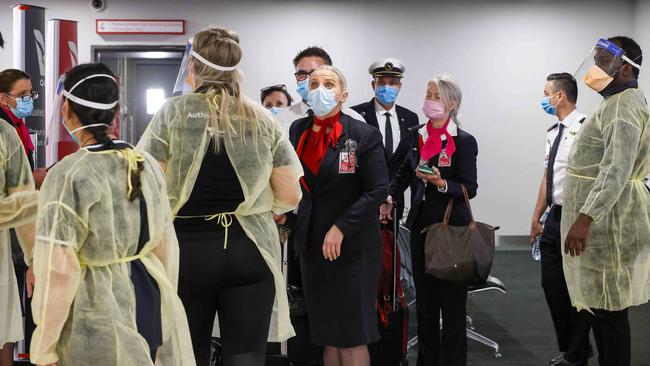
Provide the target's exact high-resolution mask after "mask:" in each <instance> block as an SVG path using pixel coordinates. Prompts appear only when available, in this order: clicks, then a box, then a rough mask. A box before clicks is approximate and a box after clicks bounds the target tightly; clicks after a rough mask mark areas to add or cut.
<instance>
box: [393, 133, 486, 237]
mask: <svg viewBox="0 0 650 366" xmlns="http://www.w3.org/2000/svg"><path fill="white" fill-rule="evenodd" d="M452 138H453V139H454V143H455V145H456V151H455V152H454V154H453V156H452V157H451V166H449V167H443V168H441V167H438V155H439V154H438V155H435V156H433V157H432V158H431V159H429V160H428V162H427V165H429V166H435V167H437V168H438V169H439V170H440V175H441V176H442V178H443V179H446V180H447V192H446V193H442V192H440V191H439V190H438V188H437V187H436V186H434V185H431V184H427V185H426V186H425V184H424V182H422V180H420V179H418V178H417V177H416V176H415V169H413V167H412V166H411V165H410V164H407V163H408V162H405V163H404V164H402V167H401V168H400V170H399V172H398V173H397V175H396V176H395V178H394V179H393V180H392V182H391V187H390V194H391V196H392V195H397V194H401V193H402V192H404V190H406V187H408V186H409V184H411V183H412V182H413V181H414V180H415V181H416V182H417V186H416V189H415V191H414V192H411V210H410V211H409V216H408V218H407V220H406V226H408V227H410V228H412V229H413V230H418V231H419V230H421V229H423V228H425V227H427V226H429V225H431V224H435V223H439V222H442V220H443V218H444V215H445V210H446V209H447V203H448V202H449V198H453V199H454V204H453V207H452V211H451V215H450V218H449V224H450V225H457V226H463V225H467V224H468V223H469V221H470V215H469V211H468V209H467V207H466V205H465V198H464V196H463V191H462V188H461V184H462V185H464V186H465V188H466V189H467V193H468V196H469V198H470V199H471V198H474V197H475V196H476V191H477V189H478V182H477V176H476V175H477V174H476V157H477V156H478V144H477V143H476V139H475V138H474V136H472V135H470V134H469V133H467V132H465V131H463V130H461V129H460V128H459V129H458V136H454V137H452ZM417 152H418V154H417V155H418V156H419V148H418V151H417Z"/></svg>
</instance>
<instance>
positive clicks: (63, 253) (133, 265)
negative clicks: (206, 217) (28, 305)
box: [31, 64, 194, 366]
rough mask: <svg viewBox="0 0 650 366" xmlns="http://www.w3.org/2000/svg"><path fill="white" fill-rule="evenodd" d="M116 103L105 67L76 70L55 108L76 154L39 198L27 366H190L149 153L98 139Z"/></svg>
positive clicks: (56, 170)
mask: <svg viewBox="0 0 650 366" xmlns="http://www.w3.org/2000/svg"><path fill="white" fill-rule="evenodd" d="M118 99H119V86H118V84H117V81H116V80H115V76H114V75H113V74H112V72H111V71H110V70H109V69H108V67H106V66H105V65H103V64H84V65H79V66H76V67H75V68H73V69H72V70H70V71H69V72H68V73H67V74H66V76H65V81H64V82H63V84H62V88H60V95H59V96H58V97H57V101H59V102H58V103H57V102H56V101H55V108H57V109H55V110H58V108H59V107H58V105H61V107H60V109H61V112H62V116H63V121H62V123H64V125H65V127H66V128H67V129H68V131H69V132H70V134H71V135H72V137H73V139H74V140H76V141H77V142H78V143H79V145H80V146H81V148H80V149H79V151H77V152H76V153H74V154H72V155H69V156H67V157H66V158H64V159H63V160H61V161H60V162H59V163H58V164H57V165H56V166H54V167H53V168H52V169H51V170H50V172H49V173H48V175H47V178H46V179H45V181H44V183H43V186H42V187H41V191H40V193H39V213H38V218H37V226H36V230H37V235H36V244H35V248H34V273H35V276H36V285H35V290H34V291H35V292H34V298H33V302H32V310H33V315H34V321H35V323H36V325H37V327H36V330H35V332H34V335H33V337H32V342H31V361H32V363H35V364H37V365H62V366H74V365H79V366H82V365H83V366H89V365H92V366H101V365H105V366H115V365H129V366H130V365H133V366H136V365H137V366H142V365H154V362H155V364H156V365H173V366H186V365H194V356H193V354H192V346H191V344H190V340H189V331H188V328H187V320H186V317H185V312H184V309H183V306H182V304H181V302H180V299H179V298H178V296H177V295H176V281H177V276H178V243H177V241H176V236H175V233H174V230H173V225H172V216H171V210H170V207H169V202H168V200H167V196H166V194H165V191H166V189H165V181H164V177H163V175H162V172H161V170H160V166H159V165H158V163H157V162H156V160H154V159H153V158H152V157H151V156H149V155H148V154H147V153H145V152H142V151H139V150H138V149H135V148H133V147H132V146H131V145H129V144H127V143H125V142H123V141H120V140H116V139H115V138H114V136H112V135H110V125H111V123H112V121H113V119H114V117H115V113H116V112H117V109H118V108H119V106H118V102H117V101H118ZM57 122H58V121H53V122H52V123H57Z"/></svg>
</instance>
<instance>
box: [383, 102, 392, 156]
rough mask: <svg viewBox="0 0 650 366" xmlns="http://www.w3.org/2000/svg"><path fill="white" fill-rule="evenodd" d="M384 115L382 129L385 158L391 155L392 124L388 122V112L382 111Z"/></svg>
mask: <svg viewBox="0 0 650 366" xmlns="http://www.w3.org/2000/svg"><path fill="white" fill-rule="evenodd" d="M384 116H386V128H385V129H384V139H385V140H386V142H385V143H384V149H385V150H386V158H388V159H390V158H391V157H392V156H393V126H391V124H390V113H388V112H386V113H384Z"/></svg>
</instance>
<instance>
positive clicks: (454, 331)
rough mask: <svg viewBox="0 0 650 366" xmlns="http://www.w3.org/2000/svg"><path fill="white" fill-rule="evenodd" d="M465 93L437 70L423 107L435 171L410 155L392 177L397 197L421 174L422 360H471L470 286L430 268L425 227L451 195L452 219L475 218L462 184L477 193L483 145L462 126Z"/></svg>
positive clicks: (415, 207)
mask: <svg viewBox="0 0 650 366" xmlns="http://www.w3.org/2000/svg"><path fill="white" fill-rule="evenodd" d="M461 99H462V93H461V89H460V86H459V84H458V82H457V81H456V80H454V79H453V78H452V77H450V76H446V75H442V76H436V77H434V78H433V79H431V80H430V81H429V84H428V87H427V95H426V99H425V101H424V107H423V112H424V115H425V116H427V118H428V119H429V121H428V122H427V123H425V124H424V125H423V126H422V127H421V128H420V130H419V134H420V136H419V144H418V152H419V154H420V165H426V166H427V167H429V168H431V170H432V173H424V172H422V171H420V169H418V168H417V167H413V166H412V165H411V164H409V161H408V160H407V161H406V162H405V164H403V165H402V167H401V168H400V171H399V172H398V173H397V175H396V176H395V178H394V179H393V181H392V182H391V187H390V196H389V197H388V202H391V196H393V197H396V196H397V195H398V194H401V193H402V192H404V190H405V189H406V188H407V187H408V186H409V184H411V182H412V181H413V179H417V180H418V183H419V184H418V185H417V189H415V191H414V192H413V193H412V195H411V196H412V202H411V210H410V212H409V216H408V219H407V226H409V227H410V228H411V254H412V260H413V277H414V280H415V288H416V301H417V320H418V361H417V365H418V366H424V365H426V366H432V365H433V366H437V365H441V366H442V365H444V366H464V365H466V364H467V337H466V331H465V315H466V312H465V304H466V302H467V288H466V287H464V286H459V285H455V284H450V283H447V282H444V281H441V280H439V279H437V278H435V277H433V276H431V275H429V274H427V273H426V272H425V269H424V239H425V235H423V234H421V231H422V229H423V228H425V227H427V226H429V225H431V224H435V223H439V222H442V220H443V216H444V213H445V209H446V207H447V203H448V201H449V198H453V199H454V204H453V207H452V211H451V216H450V219H449V224H450V225H458V226H463V225H467V224H468V223H469V220H470V215H469V212H468V211H467V207H466V206H465V201H464V197H463V191H462V188H461V185H463V186H465V188H466V189H467V193H468V194H469V198H473V197H474V196H476V190H477V188H478V184H477V182H476V156H477V155H478V145H477V143H476V139H474V137H473V136H472V135H470V134H469V133H467V132H465V131H463V130H461V129H460V128H459V127H458V109H459V108H460V103H461ZM424 170H426V169H424ZM391 206H392V205H391V204H390V203H388V204H384V205H382V207H381V210H380V213H381V216H382V219H383V218H386V217H388V216H389V215H390V212H391ZM441 312H442V336H441V334H440V313H441ZM441 354H442V355H441ZM440 356H441V357H442V358H439V357H440Z"/></svg>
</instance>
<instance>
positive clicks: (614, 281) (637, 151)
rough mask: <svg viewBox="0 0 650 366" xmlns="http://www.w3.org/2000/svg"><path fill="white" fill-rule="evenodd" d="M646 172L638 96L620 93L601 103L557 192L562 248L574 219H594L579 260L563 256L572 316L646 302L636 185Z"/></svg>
mask: <svg viewBox="0 0 650 366" xmlns="http://www.w3.org/2000/svg"><path fill="white" fill-rule="evenodd" d="M649 168H650V133H649V131H648V108H647V104H646V101H645V98H644V95H643V93H642V92H641V91H640V90H638V89H628V90H626V91H624V92H622V93H619V94H615V95H612V96H609V97H607V98H605V100H604V101H603V102H602V103H601V104H600V106H599V108H598V109H597V111H596V112H595V113H594V114H593V115H592V116H591V117H590V118H588V120H587V121H586V122H585V123H584V126H583V127H582V129H581V131H580V133H579V134H578V137H577V140H576V141H575V143H574V145H573V147H572V149H571V152H570V154H569V162H568V166H567V177H566V182H565V185H564V204H563V206H562V243H563V244H562V246H563V247H564V241H565V240H566V236H567V233H568V231H569V229H570V228H571V225H573V223H574V222H575V220H576V218H577V217H578V215H579V214H580V213H583V214H585V215H588V216H590V217H591V218H593V220H594V221H593V223H592V224H591V231H590V234H589V238H588V240H587V247H586V249H585V251H584V253H583V254H581V255H580V256H578V257H571V256H569V255H566V254H565V255H564V274H565V277H566V282H567V286H568V288H569V294H570V295H571V301H572V302H573V305H574V306H576V307H577V308H578V309H603V310H609V311H616V310H621V309H625V308H627V307H630V306H634V305H639V304H643V303H646V302H648V300H649V299H650V216H649V213H648V205H649V202H650V201H649V195H648V190H647V189H646V187H645V185H644V183H643V178H644V177H645V176H646V175H647V173H648V169H649ZM562 252H564V250H563V251H562Z"/></svg>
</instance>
